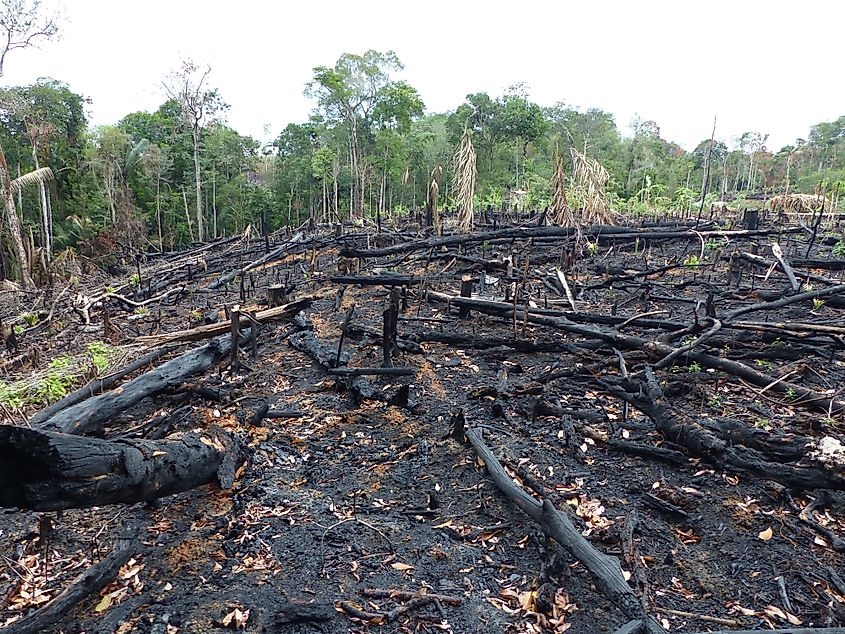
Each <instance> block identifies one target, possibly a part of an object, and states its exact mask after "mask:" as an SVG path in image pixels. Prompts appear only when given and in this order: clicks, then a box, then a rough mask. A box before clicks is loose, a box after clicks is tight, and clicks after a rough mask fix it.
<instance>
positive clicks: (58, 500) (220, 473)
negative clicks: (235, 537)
mask: <svg viewBox="0 0 845 634" xmlns="http://www.w3.org/2000/svg"><path fill="white" fill-rule="evenodd" d="M242 460H243V452H242V450H241V448H240V445H239V443H238V441H237V440H235V438H234V437H233V436H232V435H231V434H229V433H228V432H225V431H223V430H222V429H209V430H207V431H194V432H188V433H183V434H175V435H173V436H169V437H167V438H165V439H164V440H160V441H150V440H139V439H120V440H114V441H109V440H103V439H101V438H89V437H85V436H75V435H71V434H61V433H56V432H48V431H41V430H36V429H29V428H26V427H15V426H12V425H0V506H3V507H17V508H20V509H30V510H34V511H57V510H61V509H69V508H87V507H91V506H102V505H104V504H117V503H123V504H134V503H135V502H142V501H149V500H154V499H157V498H160V497H164V496H166V495H171V494H173V493H179V492H181V491H187V490H188V489H192V488H195V487H198V486H200V485H203V484H208V483H209V482H215V481H216V482H218V483H219V484H220V486H221V487H223V488H224V489H225V488H229V487H231V486H232V482H233V481H234V478H235V470H236V468H237V467H238V466H239V465H240V463H241V462H242Z"/></svg>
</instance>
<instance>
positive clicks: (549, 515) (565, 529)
mask: <svg viewBox="0 0 845 634" xmlns="http://www.w3.org/2000/svg"><path fill="white" fill-rule="evenodd" d="M466 437H467V439H468V440H469V442H470V444H471V445H472V447H473V449H475V451H476V453H477V454H478V457H479V458H481V460H482V461H483V462H484V465H485V466H486V467H487V472H488V473H489V474H490V478H491V479H492V480H493V482H494V483H495V484H496V486H497V487H498V488H499V490H500V491H501V492H502V493H504V495H505V496H506V497H507V498H508V499H509V500H510V501H511V502H513V503H514V504H516V506H517V507H518V508H519V509H520V510H521V511H523V512H524V513H525V514H526V515H528V516H529V517H531V518H532V519H534V520H535V521H536V522H537V523H538V524H540V527H541V528H542V529H543V532H544V533H545V534H546V535H548V536H549V537H551V538H552V539H554V540H555V541H557V542H558V543H559V544H560V545H561V546H563V547H564V548H565V549H566V550H567V551H568V552H569V554H571V555H572V556H573V557H574V558H575V559H577V560H578V561H580V562H581V563H582V564H584V567H585V568H587V570H589V572H590V575H591V576H592V578H593V582H594V583H595V585H596V588H597V589H598V590H599V591H600V592H601V593H602V594H603V595H604V596H605V597H607V599H608V600H609V601H610V602H611V603H612V604H613V605H614V606H616V607H617V608H618V609H619V610H620V611H621V612H622V613H623V614H624V615H625V616H626V617H628V618H629V619H636V620H640V621H642V622H643V627H644V631H646V632H652V633H664V632H665V630H664V629H663V628H662V627H661V626H660V624H659V623H657V621H655V620H654V619H652V618H650V617H649V616H647V615H646V613H645V610H644V609H643V606H642V605H641V604H640V600H639V598H638V597H637V595H636V594H634V591H633V589H632V588H631V587H630V586H629V585H628V583H627V582H626V581H625V577H624V576H623V574H622V567H621V566H620V564H619V561H618V560H617V559H615V558H613V557H610V556H608V555H605V554H604V553H601V552H599V551H598V550H596V548H595V547H594V546H593V545H592V544H591V543H590V542H589V541H587V540H586V539H585V538H584V536H583V535H581V533H580V531H578V529H576V528H575V526H574V525H573V524H572V521H571V520H570V519H569V516H568V515H566V513H564V512H561V511H559V510H558V509H556V508H555V506H554V505H553V504H552V503H551V502H550V501H549V500H548V499H546V500H544V501H543V502H542V503H541V502H539V501H537V500H536V499H534V498H533V497H532V496H531V495H529V494H528V493H527V492H526V491H525V490H524V489H522V488H520V487H519V486H517V485H516V483H515V482H514V480H513V478H511V477H510V476H509V475H508V473H507V472H506V471H505V469H504V468H503V467H502V465H501V463H500V462H499V460H498V459H497V458H496V456H494V455H493V452H492V451H491V450H490V448H489V447H488V446H487V445H486V444H485V442H484V439H483V438H482V435H481V430H480V429H467V430H466Z"/></svg>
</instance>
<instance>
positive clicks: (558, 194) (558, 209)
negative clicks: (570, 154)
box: [549, 148, 577, 227]
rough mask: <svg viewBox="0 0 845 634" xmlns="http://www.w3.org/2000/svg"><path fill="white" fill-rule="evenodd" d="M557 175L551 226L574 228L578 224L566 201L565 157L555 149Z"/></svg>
mask: <svg viewBox="0 0 845 634" xmlns="http://www.w3.org/2000/svg"><path fill="white" fill-rule="evenodd" d="M554 160H555V175H554V192H553V193H552V204H551V205H550V206H549V224H552V225H556V226H558V227H574V226H575V225H576V224H577V221H576V219H575V214H574V213H573V211H572V207H570V206H569V201H568V200H567V199H566V172H565V171H564V169H563V157H562V156H561V155H560V152H559V150H558V148H555V159H554Z"/></svg>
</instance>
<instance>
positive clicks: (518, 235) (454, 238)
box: [340, 225, 798, 258]
mask: <svg viewBox="0 0 845 634" xmlns="http://www.w3.org/2000/svg"><path fill="white" fill-rule="evenodd" d="M578 231H580V233H581V235H584V236H588V237H591V238H594V239H596V240H603V241H608V240H636V239H640V240H671V239H678V238H686V239H688V240H699V239H700V237H701V236H703V237H705V238H707V237H715V238H718V237H729V238H741V237H752V236H762V235H770V234H773V233H780V232H779V231H778V230H775V229H761V230H754V231H751V230H744V229H741V230H733V231H692V230H675V231H661V230H650V229H637V228H635V227H614V226H606V225H595V226H592V227H579V228H572V227H513V228H509V229H501V230H499V231H480V232H478V233H470V234H460V235H451V236H443V237H435V238H429V239H427V240H416V241H414V242H404V243H401V244H395V245H393V246H389V247H382V248H380V249H356V248H354V247H350V246H345V247H343V248H342V249H341V250H340V255H342V256H343V257H347V258H378V257H384V256H388V255H399V254H401V253H409V252H411V251H418V250H421V249H437V248H440V247H451V246H457V245H459V244H475V243H482V242H490V241H492V240H502V239H504V240H507V239H514V240H515V239H528V238H568V237H571V236H574V235H576V232H578ZM796 231H798V229H792V230H787V231H783V232H782V233H794V232H796Z"/></svg>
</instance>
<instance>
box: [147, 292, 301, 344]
mask: <svg viewBox="0 0 845 634" xmlns="http://www.w3.org/2000/svg"><path fill="white" fill-rule="evenodd" d="M315 299H316V297H315V296H313V295H312V296H308V297H303V298H301V299H298V300H296V301H294V302H290V303H288V304H283V305H282V306H276V307H275V308H267V309H265V310H259V311H258V312H256V313H255V315H252V316H247V315H241V318H240V321H239V323H240V327H241V329H244V328H248V327H249V325H250V324H251V323H252V322H253V320H255V321H257V322H258V323H261V324H263V323H267V322H269V321H273V320H276V319H292V318H293V317H294V316H295V315H296V314H297V313H298V312H300V311H301V310H304V309H306V308H308V307H309V306H310V305H311V302H313V301H314V300H315ZM230 329H231V323H230V322H228V321H227V322H222V323H219V324H206V325H203V326H197V327H196V328H191V329H190V330H177V331H175V332H168V333H165V334H161V335H152V336H147V337H138V338H137V339H136V341H138V342H139V343H156V344H166V343H174V342H177V341H202V340H204V339H211V338H212V337H218V336H220V335H223V334H226V333H227V332H229V331H230Z"/></svg>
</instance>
